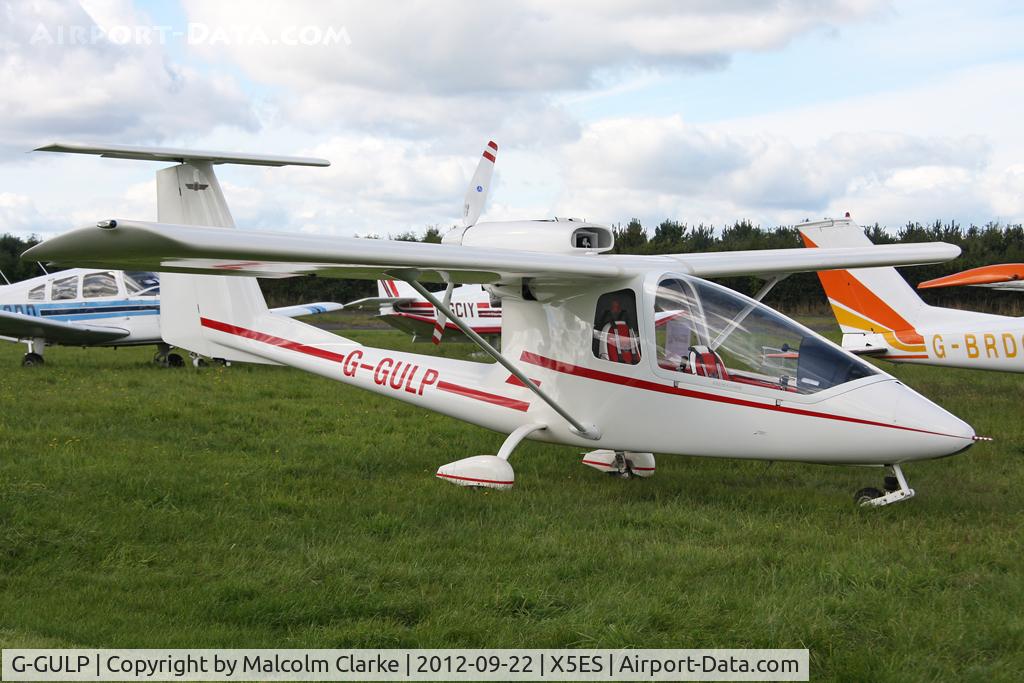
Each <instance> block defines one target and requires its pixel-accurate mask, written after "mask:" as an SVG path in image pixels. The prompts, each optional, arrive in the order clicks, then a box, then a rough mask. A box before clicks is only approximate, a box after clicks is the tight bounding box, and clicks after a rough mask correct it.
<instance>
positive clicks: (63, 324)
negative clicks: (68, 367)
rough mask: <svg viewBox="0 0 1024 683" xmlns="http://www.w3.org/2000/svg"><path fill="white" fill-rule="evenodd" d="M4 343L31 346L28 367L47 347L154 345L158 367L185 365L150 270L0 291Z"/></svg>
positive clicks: (68, 276) (78, 276)
mask: <svg viewBox="0 0 1024 683" xmlns="http://www.w3.org/2000/svg"><path fill="white" fill-rule="evenodd" d="M341 308H342V305H341V304H338V303H334V302H332V301H321V302H317V303H313V304H303V305H300V306H285V307H283V308H274V309H271V311H270V312H271V313H274V314H277V315H283V316H288V317H297V316H303V315H315V314H318V313H326V312H327V311H336V310H339V309H341ZM0 339H3V340H5V341H11V342H24V343H25V344H27V345H28V352H27V353H26V354H25V356H24V358H22V361H21V363H22V365H24V366H26V367H27V366H32V365H40V364H42V362H43V352H44V350H45V349H46V347H47V346H56V345H61V346H115V347H116V346H145V345H149V344H155V345H156V346H157V353H156V356H155V357H154V361H155V362H157V363H159V364H161V365H168V366H174V367H177V366H181V365H184V363H185V361H184V359H183V358H182V357H181V356H180V355H179V354H176V353H171V352H170V351H171V347H170V345H168V344H166V343H165V342H164V340H163V338H162V337H161V336H160V278H159V275H158V274H156V273H152V272H148V271H121V270H109V269H106V270H96V269H86V268H73V269H71V270H62V271H58V272H56V273H49V274H47V275H41V276H39V277H35V278H31V279H29V280H23V281H21V282H15V283H14V284H11V285H6V286H0ZM193 360H194V362H196V363H198V361H199V359H198V358H195V359H193Z"/></svg>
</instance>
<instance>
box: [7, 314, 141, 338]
mask: <svg viewBox="0 0 1024 683" xmlns="http://www.w3.org/2000/svg"><path fill="white" fill-rule="evenodd" d="M128 335H129V332H128V330H123V329H121V328H120V327H110V326H101V325H84V324H82V323H70V322H62V321H60V320H45V319H43V318H39V317H37V316H34V315H25V314H24V313H12V312H9V311H0V337H11V338H13V339H45V340H46V341H47V342H49V343H51V344H84V345H89V344H102V343H103V342H109V341H114V340H115V339H121V338H122V337H127V336H128Z"/></svg>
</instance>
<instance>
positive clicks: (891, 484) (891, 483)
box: [885, 474, 900, 492]
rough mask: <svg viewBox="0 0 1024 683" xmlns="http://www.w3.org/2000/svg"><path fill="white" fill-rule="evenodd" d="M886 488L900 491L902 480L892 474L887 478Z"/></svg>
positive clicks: (890, 490)
mask: <svg viewBox="0 0 1024 683" xmlns="http://www.w3.org/2000/svg"><path fill="white" fill-rule="evenodd" d="M885 490H886V491H889V492H892V491H899V490H900V480H899V479H897V478H896V477H894V476H892V475H891V474H890V475H889V476H888V477H886V478H885Z"/></svg>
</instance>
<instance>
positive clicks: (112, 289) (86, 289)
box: [82, 273, 117, 299]
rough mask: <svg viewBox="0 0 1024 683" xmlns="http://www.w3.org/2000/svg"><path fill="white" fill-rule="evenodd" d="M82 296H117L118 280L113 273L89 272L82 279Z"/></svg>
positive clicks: (89, 297) (91, 297)
mask: <svg viewBox="0 0 1024 683" xmlns="http://www.w3.org/2000/svg"><path fill="white" fill-rule="evenodd" d="M82 296H83V297H85V298H86V299H95V298H98V297H101V296H117V280H115V279H114V274H113V273H89V274H88V275H86V276H85V279H84V280H82Z"/></svg>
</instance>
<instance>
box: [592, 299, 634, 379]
mask: <svg viewBox="0 0 1024 683" xmlns="http://www.w3.org/2000/svg"><path fill="white" fill-rule="evenodd" d="M638 329H639V328H638V326H637V324H636V295H635V294H634V293H633V290H632V289H620V290H619V291H617V292H608V293H607V294H602V295H601V296H600V297H599V298H598V300H597V311H596V312H595V314H594V343H593V350H594V355H595V356H597V357H598V358H601V359H603V360H607V361H611V362H612V363H626V364H628V365H636V364H637V363H639V362H640V338H639V336H638V335H637V330H638Z"/></svg>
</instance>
